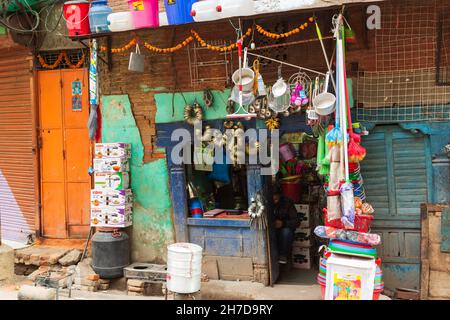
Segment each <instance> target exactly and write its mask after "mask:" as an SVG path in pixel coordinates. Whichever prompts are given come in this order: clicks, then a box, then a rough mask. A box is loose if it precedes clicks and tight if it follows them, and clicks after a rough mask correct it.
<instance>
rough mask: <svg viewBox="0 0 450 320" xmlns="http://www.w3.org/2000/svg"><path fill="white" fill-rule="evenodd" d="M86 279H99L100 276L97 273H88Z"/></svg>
mask: <svg viewBox="0 0 450 320" xmlns="http://www.w3.org/2000/svg"><path fill="white" fill-rule="evenodd" d="M86 279H88V280H91V281H98V280H99V279H100V276H99V275H98V274H90V275H88V276H87V277H86Z"/></svg>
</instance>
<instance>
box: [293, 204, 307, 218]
mask: <svg viewBox="0 0 450 320" xmlns="http://www.w3.org/2000/svg"><path fill="white" fill-rule="evenodd" d="M295 209H296V210H297V212H298V213H304V214H305V215H308V216H309V204H296V205H295Z"/></svg>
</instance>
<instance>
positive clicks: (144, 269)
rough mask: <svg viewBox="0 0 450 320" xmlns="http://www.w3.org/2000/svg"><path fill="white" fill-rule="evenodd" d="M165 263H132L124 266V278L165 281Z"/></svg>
mask: <svg viewBox="0 0 450 320" xmlns="http://www.w3.org/2000/svg"><path fill="white" fill-rule="evenodd" d="M166 269H167V268H166V266H165V265H161V264H151V263H133V264H131V265H129V266H128V267H126V268H124V270H123V272H124V276H125V278H133V279H146V280H154V281H164V282H165V281H166V275H167V270H166Z"/></svg>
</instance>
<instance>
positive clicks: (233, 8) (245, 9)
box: [216, 0, 255, 19]
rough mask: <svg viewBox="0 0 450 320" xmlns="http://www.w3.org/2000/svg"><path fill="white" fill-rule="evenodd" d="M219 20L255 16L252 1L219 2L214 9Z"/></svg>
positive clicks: (229, 0) (221, 0)
mask: <svg viewBox="0 0 450 320" xmlns="http://www.w3.org/2000/svg"><path fill="white" fill-rule="evenodd" d="M216 10H217V12H219V14H220V18H221V19H223V18H229V17H238V16H251V15H254V14H255V5H254V1H253V0H240V1H236V0H219V1H218V4H217V8H216Z"/></svg>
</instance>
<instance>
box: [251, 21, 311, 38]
mask: <svg viewBox="0 0 450 320" xmlns="http://www.w3.org/2000/svg"><path fill="white" fill-rule="evenodd" d="M308 20H309V22H314V18H313V17H310V18H309V19H308ZM308 26H309V24H308V22H305V23H304V24H302V25H300V26H299V27H297V28H295V29H292V30H291V31H288V32H285V33H273V32H269V31H266V30H265V29H264V28H263V27H261V26H260V25H258V24H257V25H256V31H258V32H259V33H260V34H262V35H263V36H265V37H268V38H272V39H280V38H288V37H290V36H292V35H294V34H297V33H299V32H300V31H302V30H305V29H306V28H307V27H308Z"/></svg>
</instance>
